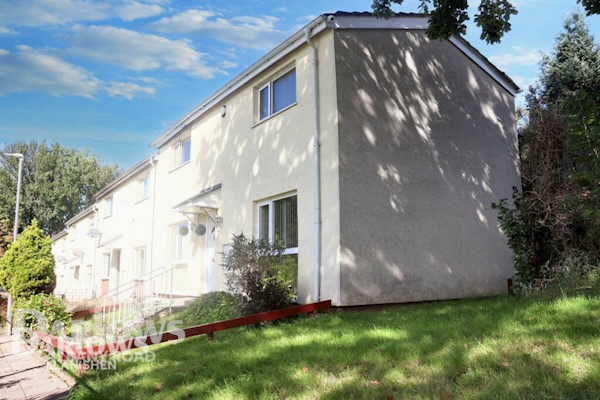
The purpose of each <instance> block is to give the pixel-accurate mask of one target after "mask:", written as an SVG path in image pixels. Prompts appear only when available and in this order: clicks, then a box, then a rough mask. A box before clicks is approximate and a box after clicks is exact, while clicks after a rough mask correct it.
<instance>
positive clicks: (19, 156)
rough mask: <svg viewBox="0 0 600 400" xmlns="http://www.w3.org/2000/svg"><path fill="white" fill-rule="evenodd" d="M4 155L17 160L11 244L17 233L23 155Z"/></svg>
mask: <svg viewBox="0 0 600 400" xmlns="http://www.w3.org/2000/svg"><path fill="white" fill-rule="evenodd" d="M4 155H5V156H8V157H15V158H18V159H19V173H18V175H17V204H16V206H15V224H14V227H13V242H15V241H16V240H17V233H18V231H19V200H20V199H21V174H22V172H23V154H21V153H4Z"/></svg>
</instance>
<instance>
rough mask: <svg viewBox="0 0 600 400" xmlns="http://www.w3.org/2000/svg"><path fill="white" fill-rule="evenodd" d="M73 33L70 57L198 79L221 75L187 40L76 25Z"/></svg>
mask: <svg viewBox="0 0 600 400" xmlns="http://www.w3.org/2000/svg"><path fill="white" fill-rule="evenodd" d="M73 33H74V35H73V37H72V47H71V48H70V49H69V52H70V53H71V54H76V55H79V56H83V57H87V58H89V59H93V60H97V61H101V62H105V63H108V64H113V65H117V66H119V67H123V68H127V69H130V70H133V71H146V70H155V69H159V68H165V69H166V70H168V71H181V72H184V73H185V74H187V75H190V76H198V77H201V78H212V77H214V76H215V74H217V73H222V72H223V71H222V70H221V69H219V68H216V67H211V66H209V65H207V63H206V62H205V61H204V57H205V55H204V54H203V53H200V52H198V51H197V50H195V49H194V48H193V47H192V44H191V42H190V41H188V40H169V39H167V38H164V37H161V36H157V35H148V34H143V33H139V32H134V31H131V30H127V29H123V28H116V27H112V26H93V25H92V26H87V27H83V26H78V27H74V28H73Z"/></svg>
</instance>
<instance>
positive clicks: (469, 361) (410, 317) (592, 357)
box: [69, 295, 600, 400]
mask: <svg viewBox="0 0 600 400" xmlns="http://www.w3.org/2000/svg"><path fill="white" fill-rule="evenodd" d="M150 350H152V351H154V352H155V355H156V360H155V361H154V362H152V363H149V362H125V361H118V362H117V370H116V371H115V370H112V371H110V370H109V371H92V372H88V374H87V375H86V376H85V378H84V379H83V380H82V381H81V382H80V384H79V385H78V387H77V388H76V389H75V390H74V391H73V393H71V396H70V397H69V399H109V398H110V399H128V400H131V399H161V400H162V399H245V398H259V399H271V398H274V399H288V398H289V399H314V398H320V399H404V398H411V399H432V398H433V399H452V398H458V399H490V398H502V399H504V398H515V399H516V398H518V399H524V398H525V399H527V398H531V399H541V398H562V399H570V398H573V399H585V398H588V399H597V398H600V298H599V297H598V296H595V295H587V296H585V295H575V296H573V297H564V298H559V299H547V298H541V297H537V298H515V297H494V298H486V299H471V300H460V301H446V302H432V303H425V304H412V305H403V306H395V307H388V308H385V309H383V310H376V311H375V310H371V311H358V312H356V311H344V312H339V311H338V312H331V313H326V314H319V315H317V317H316V318H314V319H309V318H301V319H297V320H295V321H291V322H285V323H282V324H279V325H276V326H270V327H266V328H262V329H255V328H245V329H235V330H231V331H226V332H220V333H216V334H215V338H214V340H213V341H207V339H206V337H204V336H199V337H194V338H190V339H186V340H185V341H183V342H182V343H180V344H163V345H159V346H154V347H151V348H150Z"/></svg>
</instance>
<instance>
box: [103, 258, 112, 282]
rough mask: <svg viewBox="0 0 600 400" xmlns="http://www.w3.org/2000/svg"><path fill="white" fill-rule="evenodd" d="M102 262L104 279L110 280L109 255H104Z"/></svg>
mask: <svg viewBox="0 0 600 400" xmlns="http://www.w3.org/2000/svg"><path fill="white" fill-rule="evenodd" d="M102 257H103V259H104V260H103V261H104V278H106V279H108V278H110V253H106V254H104V255H103V256H102Z"/></svg>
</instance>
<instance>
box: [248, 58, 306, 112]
mask: <svg viewBox="0 0 600 400" xmlns="http://www.w3.org/2000/svg"><path fill="white" fill-rule="evenodd" d="M292 71H294V75H295V78H296V79H297V77H298V76H297V74H296V66H295V65H294V66H293V67H291V68H286V69H285V70H283V71H282V72H281V73H279V74H277V75H276V76H275V77H274V78H272V79H270V80H269V81H268V82H267V83H265V84H264V85H262V86H259V87H258V88H257V89H256V102H257V105H258V108H257V113H256V115H257V119H256V120H257V121H258V122H261V121H264V120H266V119H268V118H270V117H272V116H273V115H277V114H279V113H281V112H283V111H285V110H287V109H288V108H290V107H292V106H293V105H294V104H296V103H297V101H298V90H297V89H298V88H297V87H296V99H294V101H293V102H291V103H290V104H288V105H287V106H285V107H283V108H282V109H281V110H279V111H277V112H273V104H274V103H275V102H274V101H273V97H274V96H275V92H274V91H273V82H276V81H277V80H279V79H281V78H283V77H284V76H285V75H287V74H288V73H290V72H292ZM296 85H297V81H296ZM265 88H268V89H269V96H268V97H267V100H268V102H269V104H268V107H267V109H268V112H267V115H265V116H264V117H262V116H261V115H260V113H261V110H262V102H261V96H260V92H262V91H263V90H264V89H265Z"/></svg>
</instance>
